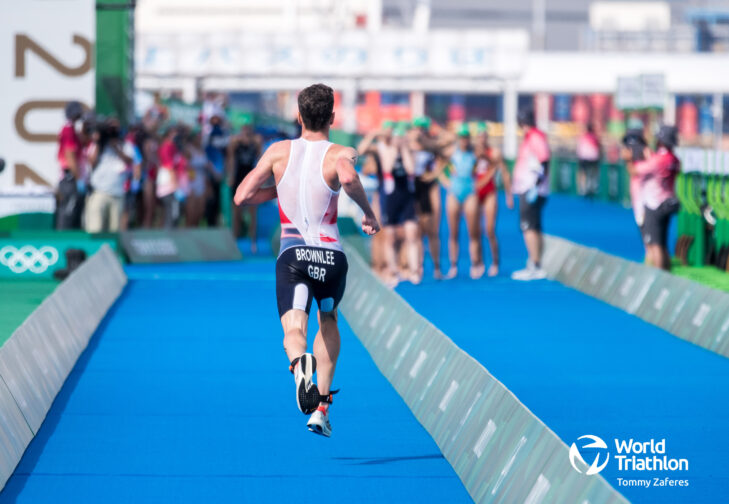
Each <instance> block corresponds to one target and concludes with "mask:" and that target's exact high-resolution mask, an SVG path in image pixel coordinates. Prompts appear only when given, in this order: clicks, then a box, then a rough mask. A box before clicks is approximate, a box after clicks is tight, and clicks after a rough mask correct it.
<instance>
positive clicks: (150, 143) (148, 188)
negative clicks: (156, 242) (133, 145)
mask: <svg viewBox="0 0 729 504" xmlns="http://www.w3.org/2000/svg"><path fill="white" fill-rule="evenodd" d="M155 132H156V130H154V129H152V130H150V129H145V131H144V132H143V133H142V134H140V135H139V138H138V139H137V146H138V147H139V149H140V150H141V152H142V219H141V223H142V226H143V227H145V228H151V227H152V226H153V225H154V218H155V214H156V212H157V170H158V169H159V140H158V138H157V135H156V134H155Z"/></svg>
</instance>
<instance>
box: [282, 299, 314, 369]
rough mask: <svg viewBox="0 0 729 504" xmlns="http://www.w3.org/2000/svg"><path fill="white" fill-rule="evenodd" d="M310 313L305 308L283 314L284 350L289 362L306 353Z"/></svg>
mask: <svg viewBox="0 0 729 504" xmlns="http://www.w3.org/2000/svg"><path fill="white" fill-rule="evenodd" d="M308 322H309V315H308V314H307V313H306V312H305V311H304V310H297V309H292V310H289V311H287V312H286V313H284V314H283V316H281V325H282V326H283V331H284V341H283V345H284V351H286V356H287V357H288V358H289V362H291V361H293V360H294V359H296V358H297V357H301V355H302V354H304V353H306V327H307V324H308Z"/></svg>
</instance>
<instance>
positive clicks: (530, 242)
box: [511, 109, 551, 280]
mask: <svg viewBox="0 0 729 504" xmlns="http://www.w3.org/2000/svg"><path fill="white" fill-rule="evenodd" d="M517 122H518V124H519V127H520V128H522V131H523V132H524V139H523V140H522V142H521V145H520V146H519V151H518V152H517V155H516V163H515V164H514V181H513V185H512V189H513V192H514V194H518V195H519V220H520V226H521V231H522V233H523V234H524V243H525V244H526V248H527V253H528V256H529V258H528V260H527V267H526V268H525V269H523V270H519V271H515V272H514V273H512V274H511V278H513V279H514V280H539V279H542V278H546V277H547V272H546V271H544V269H542V265H541V260H542V248H543V239H542V208H543V207H544V204H545V202H546V201H547V196H548V195H549V158H550V155H551V154H550V151H549V143H548V142H547V135H545V134H544V133H542V132H541V131H540V130H538V129H537V127H536V121H535V120H534V111H533V110H531V109H526V110H522V111H520V112H519V116H518V118H517Z"/></svg>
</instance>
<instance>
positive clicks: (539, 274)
mask: <svg viewBox="0 0 729 504" xmlns="http://www.w3.org/2000/svg"><path fill="white" fill-rule="evenodd" d="M545 278H547V271H546V270H544V269H543V268H541V267H536V266H535V265H534V263H532V262H531V261H527V267H526V268H524V269H522V270H519V271H515V272H513V273H512V274H511V279H512V280H521V281H523V282H528V281H530V280H543V279H545Z"/></svg>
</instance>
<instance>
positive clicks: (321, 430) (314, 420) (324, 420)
mask: <svg viewBox="0 0 729 504" xmlns="http://www.w3.org/2000/svg"><path fill="white" fill-rule="evenodd" d="M306 426H307V427H309V430H310V431H311V432H313V433H314V434H319V435H320V436H324V437H330V436H331V435H332V424H330V423H329V413H328V411H327V408H325V407H324V406H319V407H318V408H317V409H316V411H315V412H314V413H312V414H311V416H310V417H309V421H308V422H307V423H306Z"/></svg>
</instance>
